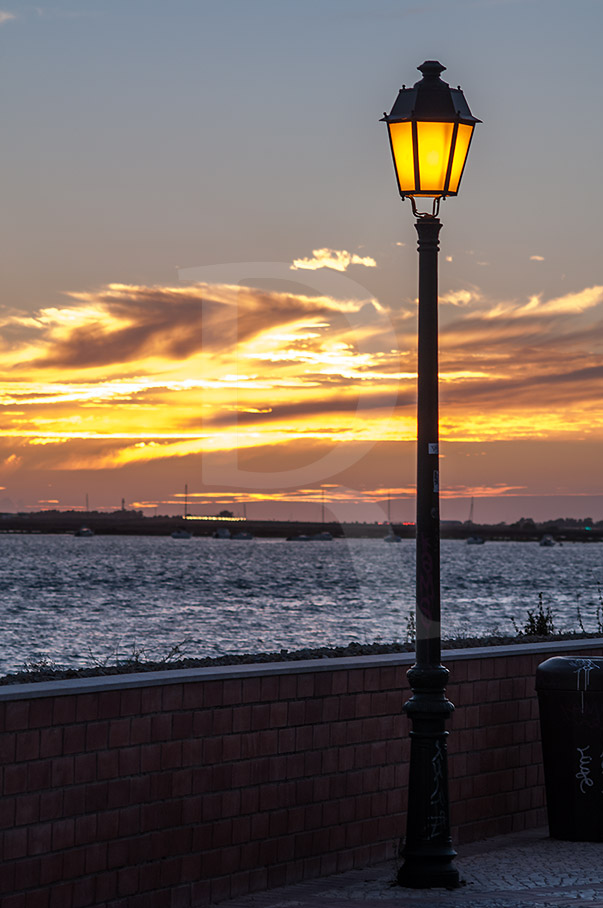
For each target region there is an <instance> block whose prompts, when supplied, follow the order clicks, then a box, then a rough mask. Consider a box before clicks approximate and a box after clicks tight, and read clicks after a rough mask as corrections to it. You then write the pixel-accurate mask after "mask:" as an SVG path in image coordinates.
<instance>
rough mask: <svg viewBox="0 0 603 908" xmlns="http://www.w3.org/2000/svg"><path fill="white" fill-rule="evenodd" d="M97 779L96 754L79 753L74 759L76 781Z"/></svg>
mask: <svg viewBox="0 0 603 908" xmlns="http://www.w3.org/2000/svg"><path fill="white" fill-rule="evenodd" d="M95 779H96V754H78V755H77V757H75V761H74V780H75V782H92V781H93V780H95Z"/></svg>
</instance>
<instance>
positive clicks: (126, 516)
mask: <svg viewBox="0 0 603 908" xmlns="http://www.w3.org/2000/svg"><path fill="white" fill-rule="evenodd" d="M184 525H186V528H187V530H189V531H190V532H191V534H192V535H193V536H200V537H203V536H205V537H207V536H212V535H213V533H215V532H216V530H219V529H225V528H227V529H229V530H231V531H232V532H238V531H240V530H242V529H244V530H245V531H246V532H249V533H251V535H252V536H254V537H257V538H277V539H278V538H280V539H286V538H288V537H290V538H294V537H296V536H312V535H315V534H317V533H320V532H323V531H328V532H329V533H331V535H332V536H333V538H334V539H337V538H347V539H354V538H356V539H360V538H364V539H380V538H383V537H384V536H386V535H387V534H388V533H389V532H390V529H392V530H393V532H394V533H395V534H396V535H397V536H400V537H401V538H403V539H413V538H414V536H415V527H414V524H408V523H404V524H401V523H392V524H391V528H390V525H389V524H388V523H385V522H384V523H337V522H334V521H328V522H325V523H322V522H319V521H316V522H309V521H293V520H245V519H244V518H242V517H241V518H232V517H230V518H224V517H217V516H216V517H206V518H198V517H191V518H189V519H188V520H186V521H185V520H184V519H183V518H182V517H168V516H157V517H146V516H145V515H144V514H142V513H141V512H139V511H127V510H123V511H113V512H108V513H107V512H101V511H39V512H35V513H28V514H23V513H21V514H7V513H5V514H0V536H1V535H3V534H18V533H29V534H32V533H35V534H40V533H44V534H60V533H64V534H74V533H75V532H77V530H79V529H81V527H82V526H86V527H89V528H90V529H91V530H92V531H93V533H94V535H99V536H103V535H118V536H124V535H129V536H169V535H170V534H171V533H172V532H173V531H174V530H176V529H178V528H182V527H183V526H184ZM441 535H442V538H443V539H468V538H469V537H471V536H476V535H479V536H481V537H482V538H483V539H484V541H517V542H534V541H538V540H540V539H541V538H542V537H543V536H544V535H551V536H552V537H553V539H554V541H555V542H558V543H559V542H561V543H562V542H602V541H603V523H601V522H600V523H598V524H596V525H594V526H592V527H591V528H586V527H585V526H574V525H572V524H571V523H567V524H566V523H565V522H562V521H549V522H546V523H535V522H532V521H529V520H522V521H518V522H517V523H514V524H509V525H506V524H496V525H492V524H471V523H469V522H465V523H461V522H460V521H442V525H441Z"/></svg>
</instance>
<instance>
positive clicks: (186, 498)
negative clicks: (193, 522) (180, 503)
mask: <svg viewBox="0 0 603 908" xmlns="http://www.w3.org/2000/svg"><path fill="white" fill-rule="evenodd" d="M187 517H188V483H185V486H184V519H185V520H186V518H187Z"/></svg>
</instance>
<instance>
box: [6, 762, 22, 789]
mask: <svg viewBox="0 0 603 908" xmlns="http://www.w3.org/2000/svg"><path fill="white" fill-rule="evenodd" d="M3 787H4V794H7V795H10V794H19V793H20V792H23V791H27V764H26V763H17V764H16V765H13V766H6V767H5V768H4V786H3Z"/></svg>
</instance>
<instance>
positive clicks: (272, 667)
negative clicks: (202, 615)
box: [0, 637, 603, 702]
mask: <svg viewBox="0 0 603 908" xmlns="http://www.w3.org/2000/svg"><path fill="white" fill-rule="evenodd" d="M602 648H603V638H601V637H598V638H587V639H581V640H559V641H553V642H543V643H513V644H508V645H504V646H475V647H465V648H462V649H450V650H444V651H443V653H442V661H443V662H444V663H447V662H455V661H459V660H467V659H483V658H490V659H494V658H502V657H504V656H521V655H526V656H527V655H534V654H542V655H543V656H545V657H546V655H547V654H548V653H560V652H563V651H567V652H570V653H571V652H577V651H580V650H591V649H599V650H601V649H602ZM414 659H415V654H414V652H410V653H383V654H377V655H369V656H345V657H341V658H332V659H329V658H325V659H299V660H297V661H287V662H253V663H246V664H244V663H239V664H236V665H212V666H207V667H203V668H180V669H166V670H165V671H158V672H129V673H128V674H124V675H95V676H94V677H91V678H66V679H61V680H60V681H39V682H35V683H32V684H6V685H0V702H4V701H12V700H34V699H39V698H42V697H59V696H73V695H75V694H92V693H99V692H101V691H108V690H130V689H132V688H139V687H159V686H167V685H169V684H190V683H199V682H202V681H229V680H231V679H235V678H257V677H258V676H265V675H294V674H305V673H310V672H326V671H350V670H358V669H365V668H385V667H390V666H397V665H412V663H413V662H414Z"/></svg>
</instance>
